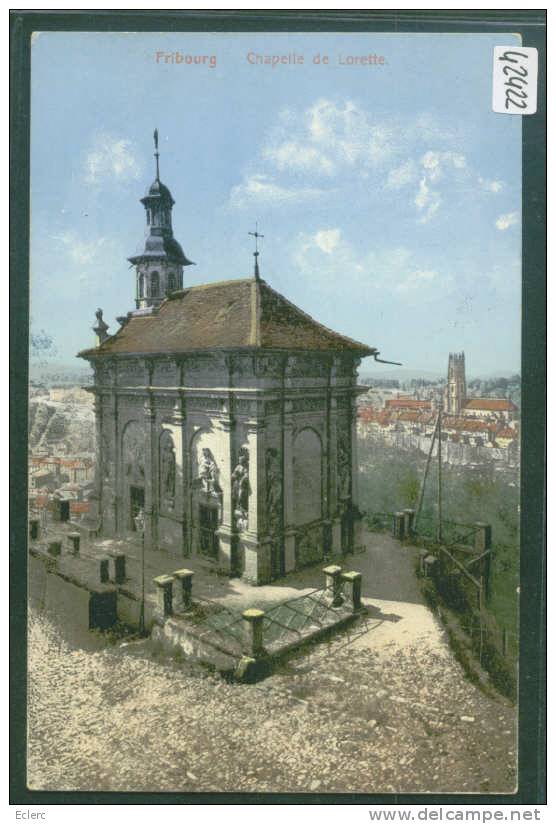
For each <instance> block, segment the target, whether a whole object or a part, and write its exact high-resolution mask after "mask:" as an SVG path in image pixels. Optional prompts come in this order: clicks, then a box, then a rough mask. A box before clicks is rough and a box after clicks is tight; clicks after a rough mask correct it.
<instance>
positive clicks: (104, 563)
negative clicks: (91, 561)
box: [99, 558, 110, 584]
mask: <svg viewBox="0 0 556 824" xmlns="http://www.w3.org/2000/svg"><path fill="white" fill-rule="evenodd" d="M108 565H109V561H108V558H101V559H100V561H99V578H100V583H101V584H107V583H108V582H109V581H110V570H109V568H108Z"/></svg>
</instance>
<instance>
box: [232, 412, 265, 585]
mask: <svg viewBox="0 0 556 824" xmlns="http://www.w3.org/2000/svg"><path fill="white" fill-rule="evenodd" d="M247 447H248V449H249V487H250V490H251V494H250V496H249V518H248V528H247V530H246V531H245V532H243V533H241V534H240V536H239V540H240V541H241V546H242V549H243V557H244V571H243V577H244V578H245V579H246V580H248V581H249V582H250V583H253V584H265V583H268V582H269V581H270V579H271V563H270V542H269V539H268V537H267V536H266V528H267V525H266V524H265V512H264V507H265V494H266V478H265V425H264V422H262V421H251V422H249V423H248V425H247Z"/></svg>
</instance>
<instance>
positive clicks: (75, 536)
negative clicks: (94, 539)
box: [68, 532, 81, 555]
mask: <svg viewBox="0 0 556 824" xmlns="http://www.w3.org/2000/svg"><path fill="white" fill-rule="evenodd" d="M68 540H69V542H70V544H71V550H72V553H73V554H74V555H79V544H80V542H81V535H80V534H79V532H69V533H68Z"/></svg>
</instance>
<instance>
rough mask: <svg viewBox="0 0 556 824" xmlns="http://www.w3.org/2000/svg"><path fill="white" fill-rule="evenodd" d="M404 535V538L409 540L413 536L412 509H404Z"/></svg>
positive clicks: (413, 516)
mask: <svg viewBox="0 0 556 824" xmlns="http://www.w3.org/2000/svg"><path fill="white" fill-rule="evenodd" d="M403 514H404V521H403V525H404V535H405V537H406V538H410V537H411V536H412V535H413V525H414V523H415V510H414V509H404V511H403Z"/></svg>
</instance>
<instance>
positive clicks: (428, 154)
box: [230, 97, 503, 224]
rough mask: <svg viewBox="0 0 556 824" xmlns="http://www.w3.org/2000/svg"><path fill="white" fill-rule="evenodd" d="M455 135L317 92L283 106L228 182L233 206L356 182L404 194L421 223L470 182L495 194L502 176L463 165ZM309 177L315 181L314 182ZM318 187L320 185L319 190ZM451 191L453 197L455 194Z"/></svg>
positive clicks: (361, 187) (363, 193) (429, 121)
mask: <svg viewBox="0 0 556 824" xmlns="http://www.w3.org/2000/svg"><path fill="white" fill-rule="evenodd" d="M462 145H463V144H462V135H461V133H460V132H457V131H456V130H449V129H446V128H445V127H444V126H441V125H439V124H438V122H437V121H436V118H435V117H434V116H432V115H430V114H427V113H421V114H419V115H418V116H416V117H413V118H403V117H401V116H393V115H389V116H387V117H384V116H377V114H376V112H375V111H373V110H372V108H368V109H367V108H365V107H363V106H362V105H360V104H359V103H358V102H356V101H353V100H349V99H344V100H338V99H330V98H325V97H322V98H319V99H317V100H316V101H315V102H314V103H313V104H312V105H310V106H308V107H307V108H305V109H304V110H299V109H298V110H296V109H293V108H291V107H288V108H283V109H282V110H281V111H280V112H279V113H278V114H277V118H276V122H275V124H274V126H273V127H271V131H270V134H269V137H268V139H267V140H266V143H265V145H264V146H263V147H262V148H261V151H260V154H259V156H258V158H256V159H255V161H254V163H253V165H252V166H251V168H250V170H249V174H248V175H246V178H245V179H244V181H243V182H242V183H240V184H239V185H237V186H235V187H234V188H233V189H232V192H231V196H230V201H231V203H232V205H236V206H244V205H246V204H247V203H249V202H252V201H257V202H260V201H265V202H267V203H281V202H284V201H292V202H293V201H304V200H307V199H309V198H311V197H315V196H317V195H321V194H325V192H326V193H327V194H330V193H331V184H332V181H333V185H334V187H335V189H336V192H337V193H339V195H340V196H341V195H342V193H346V192H347V191H348V187H350V186H352V187H356V190H357V196H358V197H361V199H362V202H366V200H367V197H368V195H367V192H370V191H374V192H376V191H378V190H380V189H383V190H384V192H385V193H390V196H392V193H396V192H400V193H402V194H403V190H405V192H406V193H407V194H406V196H407V198H408V202H409V204H410V208H413V209H414V210H415V217H416V220H417V222H418V223H420V224H425V223H428V222H429V221H430V220H432V219H433V218H435V217H436V216H437V215H438V214H439V212H440V211H441V210H442V209H443V208H446V205H450V206H452V207H453V208H455V209H457V208H461V203H460V202H459V201H460V200H461V197H463V196H464V195H465V193H469V191H470V190H472V189H473V188H475V189H476V190H478V191H484V192H488V193H494V194H495V193H497V192H499V191H500V190H501V189H502V187H503V183H502V182H501V181H500V180H490V179H487V178H484V177H482V176H480V175H478V172H477V171H476V170H475V169H473V168H472V167H470V166H469V164H468V160H467V157H466V155H465V153H464V151H462V150H461V147H462ZM315 179H317V180H318V181H319V182H318V184H317V185H318V186H320V187H322V188H318V189H317V188H315ZM323 190H324V191H323ZM456 196H458V199H456Z"/></svg>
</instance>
